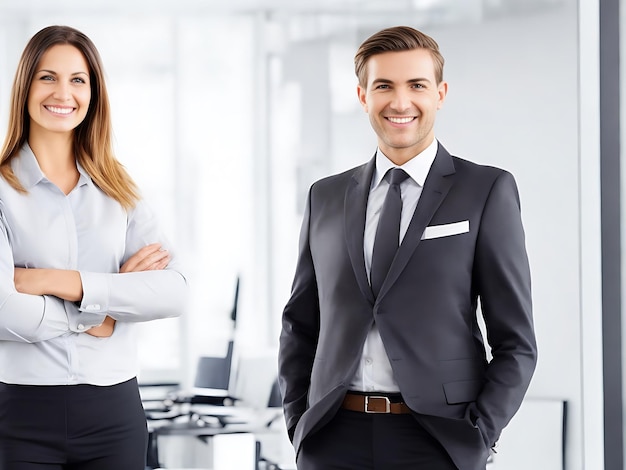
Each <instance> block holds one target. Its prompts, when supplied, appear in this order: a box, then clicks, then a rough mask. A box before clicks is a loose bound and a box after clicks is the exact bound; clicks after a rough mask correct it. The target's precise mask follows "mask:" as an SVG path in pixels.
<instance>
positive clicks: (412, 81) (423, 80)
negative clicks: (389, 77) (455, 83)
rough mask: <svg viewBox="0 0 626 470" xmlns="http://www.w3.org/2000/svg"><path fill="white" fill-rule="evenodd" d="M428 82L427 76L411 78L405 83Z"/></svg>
mask: <svg viewBox="0 0 626 470" xmlns="http://www.w3.org/2000/svg"><path fill="white" fill-rule="evenodd" d="M423 82H426V83H430V80H429V79H427V78H412V79H410V80H407V83H423Z"/></svg>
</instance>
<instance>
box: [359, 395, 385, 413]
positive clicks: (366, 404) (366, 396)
mask: <svg viewBox="0 0 626 470" xmlns="http://www.w3.org/2000/svg"><path fill="white" fill-rule="evenodd" d="M370 398H372V399H381V400H385V411H374V410H369V409H368V405H369V402H370ZM364 411H365V412H366V413H387V414H388V413H391V401H389V397H381V396H376V395H372V396H369V395H365V410H364Z"/></svg>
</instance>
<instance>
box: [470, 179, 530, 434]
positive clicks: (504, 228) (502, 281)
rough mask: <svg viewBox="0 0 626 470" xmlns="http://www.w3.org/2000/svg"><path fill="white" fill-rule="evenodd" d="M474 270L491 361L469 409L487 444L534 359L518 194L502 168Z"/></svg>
mask: <svg viewBox="0 0 626 470" xmlns="http://www.w3.org/2000/svg"><path fill="white" fill-rule="evenodd" d="M474 268H475V271H474V275H475V280H476V284H477V289H478V294H479V296H480V300H481V308H482V314H483V317H484V320H485V325H486V330H487V339H488V342H489V344H490V346H491V352H492V360H491V362H490V363H489V366H488V368H487V374H486V383H485V386H484V388H483V391H482V392H481V394H480V395H479V397H478V399H477V401H476V404H475V405H471V408H472V409H470V413H471V414H473V415H475V420H476V421H477V422H476V424H477V425H478V426H479V428H480V429H481V430H482V431H483V434H484V435H485V439H486V440H487V441H488V444H489V445H490V446H493V445H495V442H496V441H497V439H498V437H499V436H500V433H501V431H502V429H503V428H504V427H505V426H506V425H507V424H508V422H509V421H510V420H511V418H512V417H513V415H514V414H515V412H516V411H517V410H518V409H519V407H520V405H521V403H522V400H523V398H524V395H525V393H526V390H527V389H528V386H529V384H530V380H531V377H532V374H533V372H534V370H535V366H536V362H537V345H536V340H535V334H534V327H533V319H532V299H531V281H530V268H529V264H528V257H527V254H526V247H525V237H524V229H523V227H522V221H521V210H520V202H519V195H518V191H517V186H516V184H515V180H514V178H513V176H512V175H511V174H509V173H507V172H503V173H502V174H501V175H500V176H499V177H498V178H497V179H496V180H495V182H494V185H493V187H492V189H491V192H490V194H489V197H488V199H487V202H486V205H485V208H484V212H483V216H482V219H481V224H480V227H479V234H478V240H477V248H476V258H475V267H474Z"/></svg>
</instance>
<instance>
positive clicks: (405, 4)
mask: <svg viewBox="0 0 626 470" xmlns="http://www.w3.org/2000/svg"><path fill="white" fill-rule="evenodd" d="M567 1H573V0H463V1H458V0H133V1H129V0H87V1H85V0H55V1H54V2H51V1H50V0H0V13H2V14H3V16H4V15H11V16H14V17H15V16H29V15H33V14H47V13H50V14H54V13H59V12H60V11H62V10H69V11H71V12H72V13H73V14H81V13H94V12H98V13H126V14H134V13H141V14H142V15H149V14H155V15H163V14H177V13H179V14H187V13H202V12H206V13H245V12H259V11H268V12H279V13H307V12H311V13H313V12H314V13H322V14H323V13H329V14H333V13H349V14H351V15H357V16H358V15H360V14H363V15H369V14H373V13H377V12H378V13H380V12H389V13H398V12H407V13H409V12H410V13H423V14H431V15H438V16H443V17H445V16H447V15H448V14H449V13H450V11H451V10H454V11H458V10H466V11H469V12H474V13H476V12H478V13H481V12H482V13H484V14H489V15H492V14H505V13H516V12H520V11H522V10H529V9H536V8H545V7H547V6H554V5H557V4H562V3H565V2H567ZM574 1H575V0H574Z"/></svg>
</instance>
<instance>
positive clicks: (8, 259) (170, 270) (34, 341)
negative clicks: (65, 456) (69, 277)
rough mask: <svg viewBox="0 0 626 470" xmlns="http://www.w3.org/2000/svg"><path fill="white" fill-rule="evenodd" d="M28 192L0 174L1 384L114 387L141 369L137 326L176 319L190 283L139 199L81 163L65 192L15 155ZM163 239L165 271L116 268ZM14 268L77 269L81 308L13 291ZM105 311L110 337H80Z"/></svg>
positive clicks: (25, 157) (30, 158) (28, 156)
mask: <svg viewBox="0 0 626 470" xmlns="http://www.w3.org/2000/svg"><path fill="white" fill-rule="evenodd" d="M12 168H13V171H14V173H15V175H16V176H17V177H18V179H19V180H20V182H21V183H22V184H23V186H24V187H25V189H26V190H27V191H28V193H27V194H21V193H18V192H17V191H15V190H14V189H13V188H12V187H11V186H10V185H9V184H8V183H7V182H6V181H5V180H4V178H1V177H0V381H1V382H5V383H13V384H28V385H64V384H81V383H88V384H93V385H112V384H116V383H120V382H123V381H125V380H128V379H130V378H132V377H134V376H136V375H137V373H138V358H137V353H136V338H135V328H136V323H137V322H144V321H149V320H154V319H158V318H167V317H174V316H178V315H180V314H181V313H182V312H183V311H184V308H185V302H186V298H187V282H186V280H185V278H184V277H183V275H182V274H181V272H180V271H179V266H178V262H177V258H176V256H175V253H174V250H173V248H172V247H171V246H170V244H169V242H168V241H167V240H166V238H165V237H164V235H163V233H162V232H161V230H160V229H159V226H158V223H157V220H156V218H155V216H154V214H153V213H152V212H151V211H150V209H149V208H148V207H147V205H146V204H145V203H144V202H143V201H141V202H139V203H138V204H137V205H136V206H135V207H134V208H133V209H131V210H129V211H126V210H125V209H124V208H123V207H122V206H121V205H120V204H119V203H118V202H116V201H115V200H113V199H111V198H110V197H108V196H106V195H105V194H104V193H103V192H102V191H101V190H100V189H99V188H98V187H97V186H96V185H95V184H94V183H93V181H92V180H91V178H90V177H89V176H88V175H87V173H86V172H85V171H84V169H83V168H81V167H80V166H79V168H78V170H79V172H80V178H79V181H78V184H77V185H76V187H75V188H74V189H73V190H72V191H71V192H70V194H68V195H65V194H64V193H63V192H62V191H61V190H60V189H59V188H57V187H56V186H55V185H54V184H53V183H51V182H50V181H49V180H48V179H47V178H46V177H45V175H44V174H43V173H42V171H41V169H40V167H39V165H38V163H37V159H36V158H35V156H34V155H33V152H32V151H31V149H30V147H29V146H28V145H24V147H23V148H22V149H21V151H20V154H19V156H18V157H16V158H14V159H13V160H12ZM155 242H159V243H161V244H162V245H163V248H164V249H167V250H168V251H169V252H170V255H171V256H172V260H171V262H170V263H169V265H168V267H167V269H164V270H161V271H144V272H136V273H124V274H121V273H119V269H120V267H121V266H122V264H124V262H125V261H126V260H127V259H128V258H129V257H130V256H132V255H133V254H134V253H136V252H137V250H139V249H140V248H142V247H143V246H145V245H147V244H150V243H155ZM14 267H23V268H52V269H69V270H77V271H79V272H80V276H81V279H82V283H83V299H82V302H80V306H78V305H77V304H74V303H73V302H68V301H64V300H62V299H59V298H58V297H54V296H50V295H43V296H39V295H29V294H21V293H18V292H17V291H16V289H15V282H14ZM106 315H109V316H111V317H113V318H114V319H115V320H117V322H116V325H115V329H114V332H113V335H112V336H111V337H109V338H96V337H94V336H91V335H88V334H86V333H84V331H86V330H87V329H89V328H90V327H92V326H96V325H99V324H101V323H102V321H103V320H104V317H105V316H106Z"/></svg>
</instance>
